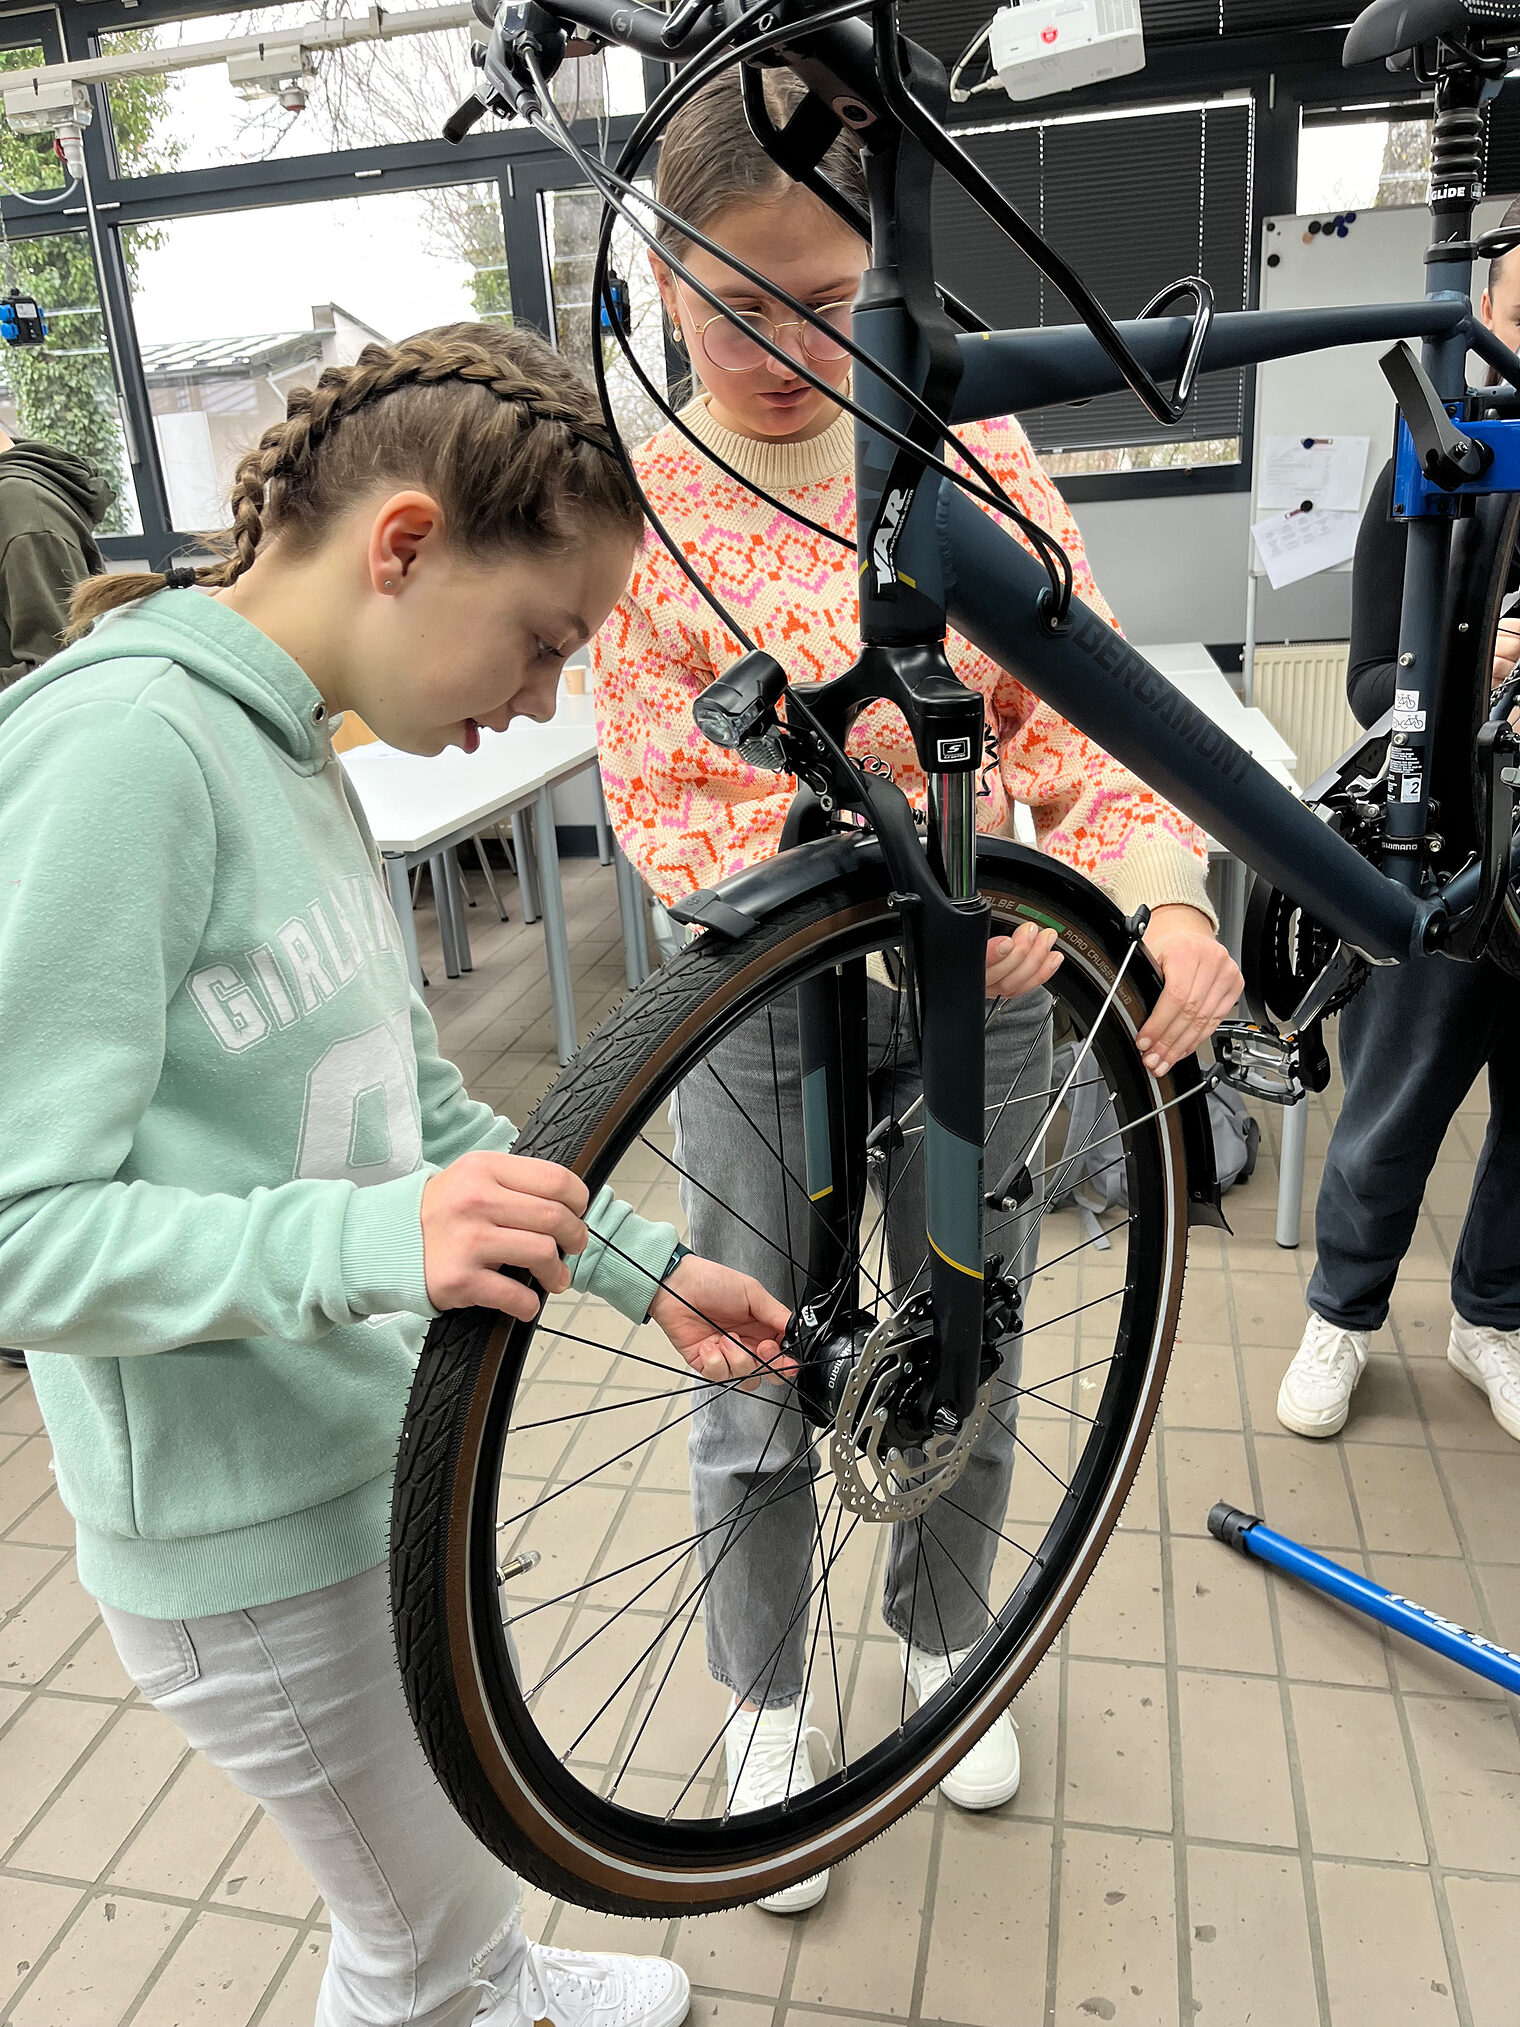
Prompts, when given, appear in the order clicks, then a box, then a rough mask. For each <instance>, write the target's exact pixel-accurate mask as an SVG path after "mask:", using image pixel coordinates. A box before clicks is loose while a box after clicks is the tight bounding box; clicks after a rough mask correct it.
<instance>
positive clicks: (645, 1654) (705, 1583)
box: [523, 1414, 808, 1759]
mask: <svg viewBox="0 0 1520 2027" xmlns="http://www.w3.org/2000/svg"><path fill="white" fill-rule="evenodd" d="M779 1426H780V1417H779V1414H778V1417H777V1421H776V1427H777V1428H779ZM774 1435H775V1428H773V1429H772V1432H771V1435H770V1436H768V1437H767V1438H766V1443H765V1449H764V1450H762V1451H761V1453H760V1462H761V1463H764V1461H765V1454H766V1450H769V1448H770V1445H771V1441H772V1438H773V1437H774ZM807 1455H808V1452H807V1451H806V1450H801V1451H799V1452H798V1454H797V1456H796V1457H794V1458H793V1460H792V1462H791V1463H790V1464H788V1465H787V1466H786V1468H785V1470H783V1471H782V1472H780V1473H779V1474H778V1476H779V1478H780V1479H785V1478H786V1477H788V1476H789V1475H790V1473H791V1472H792V1470H793V1469H794V1468H795V1467H796V1465H797V1463H798V1462H799V1461H800V1460H801V1459H802V1458H803V1457H806V1456H807ZM757 1468H758V1467H757ZM749 1496H750V1495H749V1494H748V1493H746V1494H745V1500H744V1502H741V1511H742V1506H743V1504H744V1503H747V1501H748V1499H749ZM779 1497H781V1493H780V1491H779V1489H778V1487H775V1486H773V1487H772V1488H771V1492H770V1493H769V1494H768V1495H767V1496H766V1497H765V1498H764V1499H762V1500H761V1502H760V1504H759V1505H758V1506H757V1507H756V1508H755V1509H754V1511H753V1512H752V1513H750V1514H748V1515H747V1516H746V1517H745V1525H744V1526H743V1527H742V1528H739V1529H737V1530H736V1531H735V1532H734V1533H733V1534H732V1535H731V1536H730V1538H729V1540H728V1541H726V1542H725V1543H724V1544H723V1547H722V1548H721V1549H720V1550H719V1551H718V1555H717V1558H716V1560H715V1561H714V1563H713V1566H712V1568H711V1569H710V1570H705V1571H704V1572H703V1574H702V1576H701V1577H700V1578H699V1579H698V1581H697V1584H696V1585H695V1587H694V1590H693V1591H692V1592H691V1593H689V1594H688V1597H686V1598H682V1599H681V1600H680V1602H679V1603H678V1604H677V1606H676V1607H675V1609H676V1611H678V1612H679V1611H681V1610H683V1609H684V1607H685V1606H686V1604H687V1603H688V1602H689V1598H690V1597H691V1596H696V1597H697V1598H699V1599H700V1598H702V1597H705V1596H706V1593H707V1591H708V1589H709V1587H710V1586H711V1584H712V1580H713V1578H714V1577H715V1576H716V1575H717V1573H718V1570H719V1568H720V1567H721V1565H722V1563H723V1561H724V1559H725V1557H726V1556H727V1555H728V1553H729V1552H730V1550H731V1549H732V1548H733V1547H734V1545H735V1543H736V1542H737V1541H739V1540H741V1539H742V1538H743V1536H744V1535H745V1533H747V1532H748V1530H749V1528H750V1527H751V1526H753V1524H754V1522H755V1521H756V1520H758V1518H759V1517H760V1515H761V1514H762V1513H763V1512H764V1511H765V1509H766V1508H767V1506H769V1505H770V1504H771V1501H772V1499H773V1498H779ZM624 1609H625V1610H626V1607H625V1608H624ZM621 1616H622V1614H621V1613H614V1614H613V1615H612V1618H611V1619H609V1620H608V1621H607V1622H606V1623H605V1624H603V1625H601V1626H599V1627H598V1628H597V1629H596V1632H594V1633H592V1634H590V1635H589V1636H588V1638H587V1639H585V1640H584V1641H582V1643H581V1645H580V1646H579V1647H578V1648H577V1649H576V1650H575V1654H571V1655H566V1656H565V1658H564V1660H562V1661H560V1662H558V1663H556V1665H555V1667H554V1668H553V1669H551V1670H550V1673H549V1674H548V1675H546V1676H544V1677H543V1679H542V1680H541V1681H539V1682H536V1683H535V1684H534V1685H533V1689H532V1691H531V1694H532V1695H534V1696H536V1695H537V1694H538V1692H539V1690H541V1689H542V1688H543V1687H544V1684H545V1683H547V1682H549V1681H550V1680H552V1678H553V1676H554V1675H556V1674H558V1672H559V1670H560V1669H561V1668H562V1667H564V1666H566V1665H567V1663H568V1662H570V1661H572V1660H574V1659H575V1658H576V1656H577V1655H579V1654H582V1653H584V1652H585V1650H586V1648H587V1647H589V1646H590V1645H591V1642H592V1640H595V1639H596V1638H597V1637H598V1636H599V1635H600V1634H602V1633H604V1632H605V1631H606V1630H607V1625H610V1624H611V1623H613V1620H614V1619H616V1618H619V1617H621ZM669 1631H670V1626H669V1623H668V1622H667V1623H666V1624H664V1625H662V1626H661V1628H660V1630H659V1632H658V1633H656V1634H655V1636H654V1638H653V1640H651V1641H650V1642H649V1643H648V1645H647V1646H646V1647H645V1648H644V1649H643V1651H642V1653H640V1654H639V1655H638V1656H637V1658H636V1659H635V1660H634V1662H633V1665H632V1667H630V1668H629V1669H628V1671H627V1673H626V1674H624V1676H623V1677H622V1679H621V1681H619V1682H618V1683H616V1684H615V1685H614V1687H613V1689H612V1691H611V1693H610V1694H609V1695H608V1696H607V1698H606V1699H605V1701H604V1702H603V1703H602V1704H601V1706H600V1707H599V1708H598V1709H597V1711H596V1712H595V1714H594V1715H593V1716H592V1717H591V1719H590V1720H589V1722H588V1723H587V1724H586V1725H585V1726H584V1727H583V1728H582V1730H581V1731H580V1732H578V1733H577V1735H576V1736H575V1738H574V1739H572V1740H571V1742H570V1744H569V1746H568V1747H567V1748H566V1751H565V1753H564V1757H565V1758H566V1759H568V1758H569V1757H570V1755H571V1754H572V1753H573V1752H574V1751H575V1748H576V1747H577V1746H578V1745H579V1744H580V1742H581V1740H582V1739H583V1738H584V1737H585V1736H586V1733H587V1732H589V1731H590V1730H591V1729H592V1728H593V1726H594V1725H595V1724H596V1723H597V1721H598V1720H599V1719H600V1718H601V1716H602V1714H603V1712H605V1711H606V1710H607V1709H609V1708H610V1706H611V1704H612V1702H613V1700H614V1699H615V1698H616V1696H617V1695H618V1693H619V1691H620V1690H622V1689H623V1688H624V1687H625V1686H626V1685H627V1683H628V1681H629V1680H630V1678H631V1677H632V1676H633V1675H635V1674H636V1673H637V1672H638V1670H639V1669H640V1668H641V1667H642V1666H643V1665H644V1663H645V1662H646V1661H647V1660H648V1659H649V1657H650V1655H651V1654H653V1652H654V1650H655V1649H656V1648H657V1647H658V1646H659V1644H660V1642H661V1641H662V1640H663V1639H664V1637H665V1635H666V1634H667V1633H668V1632H669ZM523 1700H524V1702H526V1701H527V1700H528V1699H527V1697H524V1699H523Z"/></svg>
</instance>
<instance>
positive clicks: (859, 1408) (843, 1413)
mask: <svg viewBox="0 0 1520 2027" xmlns="http://www.w3.org/2000/svg"><path fill="white" fill-rule="evenodd" d="M917 1307H918V1305H916V1304H912V1305H910V1306H909V1307H908V1308H907V1309H904V1310H901V1311H899V1313H898V1314H897V1315H896V1316H890V1317H888V1318H887V1319H886V1321H885V1322H884V1323H881V1324H879V1325H878V1326H877V1328H876V1329H875V1330H873V1331H872V1333H871V1335H870V1337H869V1338H868V1339H867V1341H866V1345H865V1349H864V1350H863V1352H862V1353H861V1355H860V1357H859V1359H858V1360H857V1361H856V1363H855V1366H854V1368H853V1370H852V1371H851V1373H850V1376H849V1378H848V1379H847V1380H846V1382H845V1385H844V1390H843V1392H842V1393H841V1395H840V1399H839V1409H838V1412H837V1414H836V1415H835V1418H834V1428H833V1433H832V1435H831V1436H830V1438H829V1462H830V1464H831V1465H832V1466H833V1470H834V1477H835V1480H836V1482H837V1484H838V1486H839V1498H840V1503H841V1504H842V1505H843V1506H846V1507H847V1508H848V1509H849V1510H850V1512H851V1513H858V1514H859V1515H860V1516H861V1518H862V1519H864V1520H877V1521H883V1520H913V1519H915V1518H916V1517H917V1516H918V1515H919V1514H920V1513H924V1512H926V1511H927V1510H928V1508H929V1507H931V1506H932V1505H933V1504H934V1502H935V1500H936V1499H938V1498H939V1497H940V1495H941V1494H942V1493H945V1492H948V1491H949V1489H950V1487H951V1486H952V1485H953V1484H954V1483H955V1481H956V1479H957V1478H959V1477H960V1475H961V1473H962V1471H964V1470H965V1468H966V1465H967V1463H968V1462H969V1460H970V1457H971V1453H972V1451H973V1450H974V1449H975V1448H976V1445H977V1441H978V1439H979V1438H980V1436H981V1433H982V1429H983V1427H984V1425H985V1424H986V1420H987V1415H988V1412H989V1410H990V1408H991V1405H992V1376H991V1375H990V1374H989V1375H988V1377H987V1379H986V1380H985V1381H984V1383H983V1385H982V1387H981V1389H980V1390H979V1392H978V1393H977V1397H976V1405H975V1406H974V1407H973V1408H972V1410H971V1413H970V1414H969V1415H968V1416H967V1417H966V1419H965V1421H964V1422H961V1423H959V1424H953V1423H952V1424H950V1425H949V1426H945V1427H942V1428H938V1429H936V1428H933V1427H931V1429H930V1431H929V1433H928V1434H927V1436H926V1437H925V1439H924V1440H923V1441H922V1442H921V1443H916V1444H915V1445H914V1446H913V1447H912V1448H911V1449H907V1448H905V1447H904V1441H903V1431H902V1426H901V1422H900V1411H901V1409H902V1407H903V1404H904V1402H905V1399H906V1398H908V1397H909V1396H910V1395H911V1394H912V1393H914V1392H916V1391H917V1390H918V1387H919V1385H920V1383H921V1374H920V1371H919V1369H918V1361H917V1359H916V1358H915V1356H914V1354H915V1353H916V1352H918V1351H919V1350H920V1349H921V1347H922V1346H923V1344H924V1341H925V1329H924V1324H923V1321H922V1319H921V1318H920V1317H919V1315H918V1314H917ZM931 1341H932V1333H931Z"/></svg>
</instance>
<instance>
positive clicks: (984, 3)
mask: <svg viewBox="0 0 1520 2027" xmlns="http://www.w3.org/2000/svg"><path fill="white" fill-rule="evenodd" d="M997 4H998V0H902V10H901V19H902V25H903V30H904V32H905V33H906V34H908V35H911V36H912V37H913V39H914V41H915V42H921V43H923V44H924V46H925V47H926V48H928V49H932V50H933V51H934V52H935V54H936V55H937V56H940V57H942V58H943V59H944V61H945V62H946V63H953V62H954V61H955V59H956V57H958V56H959V55H960V53H961V51H962V50H963V49H964V48H965V46H966V44H967V43H968V42H969V41H970V40H971V38H972V36H973V35H975V33H976V32H977V30H978V29H979V28H982V27H985V25H986V24H987V22H988V21H990V20H991V19H992V16H993V14H994V13H995V12H996V9H997ZM1357 12H1358V8H1357V7H1356V5H1355V4H1353V0H1140V20H1141V24H1142V26H1143V28H1144V30H1145V39H1146V41H1147V42H1148V43H1157V44H1159V43H1167V42H1213V41H1215V40H1217V39H1218V38H1219V37H1221V36H1242V35H1251V36H1270V35H1275V34H1281V33H1283V32H1284V31H1287V30H1292V29H1299V28H1342V27H1349V26H1350V25H1351V23H1352V21H1353V20H1354V19H1355V17H1356V15H1357Z"/></svg>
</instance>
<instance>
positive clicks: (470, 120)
mask: <svg viewBox="0 0 1520 2027" xmlns="http://www.w3.org/2000/svg"><path fill="white" fill-rule="evenodd" d="M489 111H490V107H489V106H488V105H487V104H486V102H485V100H484V99H483V98H481V97H480V95H479V94H478V93H477V92H471V93H470V96H469V97H468V98H467V99H466V100H465V102H464V104H463V105H461V106H456V107H455V108H454V110H453V112H451V113H450V114H449V116H448V118H447V119H446V120H445V121H444V123H443V138H444V139H445V140H446V141H452V142H453V143H454V145H455V146H456V147H457V146H458V145H459V143H460V142H461V141H462V140H463V139H464V137H465V135H466V134H467V133H468V132H469V131H470V129H471V127H473V126H477V125H478V124H479V123H480V121H481V120H483V119H484V118H485V116H486V114H487V113H488V112H489Z"/></svg>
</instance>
